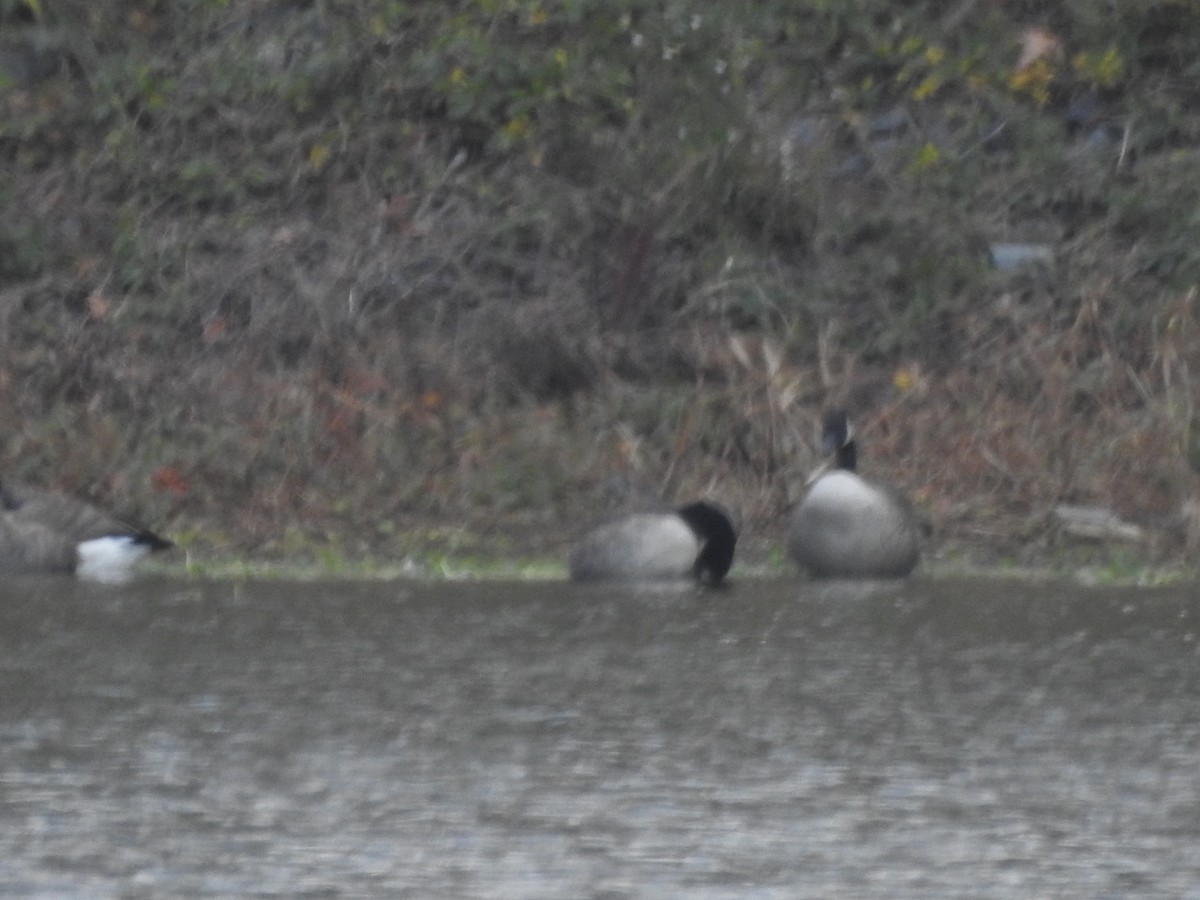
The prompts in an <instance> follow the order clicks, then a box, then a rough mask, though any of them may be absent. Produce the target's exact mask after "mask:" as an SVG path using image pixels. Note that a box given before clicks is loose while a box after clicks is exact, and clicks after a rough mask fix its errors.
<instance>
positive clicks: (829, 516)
mask: <svg viewBox="0 0 1200 900" xmlns="http://www.w3.org/2000/svg"><path fill="white" fill-rule="evenodd" d="M822 445H823V449H824V451H825V452H826V453H834V454H836V468H835V469H834V470H833V471H832V472H827V473H826V474H824V475H821V476H820V477H819V478H817V479H816V480H815V481H814V482H813V483H812V484H811V485H810V486H809V488H808V492H807V493H806V494H805V496H804V499H803V500H801V501H800V505H799V506H797V507H796V511H795V512H794V513H793V514H792V521H791V525H790V527H789V529H788V541H787V542H788V551H789V552H790V553H791V555H792V558H793V559H794V560H796V562H797V563H799V564H800V566H801V567H803V568H804V569H806V570H808V572H809V574H810V575H812V576H813V577H814V578H902V577H904V576H905V575H908V574H909V573H910V572H911V571H912V570H913V567H914V566H916V564H917V559H918V557H919V556H920V547H919V534H920V527H919V524H918V521H917V518H916V516H915V514H914V512H913V509H912V506H911V504H910V503H909V502H908V500H907V499H906V498H904V497H903V496H901V495H900V494H899V493H897V492H896V491H895V490H893V489H891V488H890V487H886V486H884V485H880V484H877V483H875V482H873V481H868V480H867V479H865V478H863V477H861V476H860V475H858V474H857V472H856V471H855V468H856V466H857V462H858V450H857V446H856V444H855V440H854V428H853V426H852V425H851V423H850V417H849V416H848V415H847V413H846V411H845V410H844V409H834V410H831V411H829V412H828V413H826V414H825V419H824V428H823V432H822Z"/></svg>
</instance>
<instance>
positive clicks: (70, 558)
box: [0, 484, 172, 581]
mask: <svg viewBox="0 0 1200 900" xmlns="http://www.w3.org/2000/svg"><path fill="white" fill-rule="evenodd" d="M170 546H172V544H171V542H170V541H167V540H164V539H163V538H160V537H159V536H158V535H156V534H153V533H152V532H149V531H145V530H144V529H140V528H135V527H133V526H131V525H128V524H126V523H125V522H122V521H121V520H120V519H117V518H115V517H113V516H110V515H109V514H108V513H105V512H102V511H101V510H99V509H97V508H96V507H94V506H92V505H90V504H88V503H84V502H83V501H82V500H76V499H74V498H72V497H67V496H64V495H62V494H56V493H54V492H52V491H46V490H41V489H39V488H34V487H29V486H26V485H16V484H4V485H0V574H4V575H28V574H37V573H56V572H57V573H64V574H71V573H74V574H75V575H78V576H79V577H81V578H89V579H93V580H96V581H123V580H124V579H125V578H128V577H129V574H130V570H131V568H132V566H133V564H134V563H136V562H137V561H138V560H139V559H141V558H142V557H144V556H146V555H148V554H149V553H151V552H152V551H155V550H164V549H166V548H167V547H170Z"/></svg>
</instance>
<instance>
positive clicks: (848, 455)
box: [837, 440, 858, 472]
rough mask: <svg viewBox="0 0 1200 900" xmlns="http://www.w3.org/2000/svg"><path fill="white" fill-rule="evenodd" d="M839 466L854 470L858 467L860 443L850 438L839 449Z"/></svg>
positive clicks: (850, 470) (848, 470) (849, 470)
mask: <svg viewBox="0 0 1200 900" xmlns="http://www.w3.org/2000/svg"><path fill="white" fill-rule="evenodd" d="M837 467H838V468H839V469H845V470H846V471H847V472H853V471H854V470H855V469H857V468H858V445H857V444H856V443H855V442H854V441H853V440H849V441H846V443H844V444H842V445H841V446H840V447H838V449H837Z"/></svg>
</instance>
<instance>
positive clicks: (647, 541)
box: [568, 500, 737, 584]
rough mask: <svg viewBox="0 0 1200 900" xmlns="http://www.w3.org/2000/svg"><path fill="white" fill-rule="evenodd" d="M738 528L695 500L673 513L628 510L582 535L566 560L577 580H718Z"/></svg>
mask: <svg viewBox="0 0 1200 900" xmlns="http://www.w3.org/2000/svg"><path fill="white" fill-rule="evenodd" d="M736 546H737V531H736V530H735V529H734V527H733V521H732V520H731V519H730V517H729V514H728V513H726V512H725V510H723V509H721V507H719V506H717V505H716V504H715V503H710V502H708V501H706V500H698V501H696V502H694V503H689V504H687V505H686V506H683V507H681V508H680V509H678V510H676V511H674V512H642V513H631V514H629V515H626V516H623V517H621V518H619V519H614V520H613V521H610V522H606V523H604V524H602V525H600V526H598V527H596V528H595V529H593V530H592V531H589V532H588V533H587V534H585V535H584V536H583V537H582V538H581V539H580V540H579V541H578V543H576V544H575V546H574V547H573V548H572V549H571V555H570V559H569V561H568V565H569V568H570V570H571V578H572V579H573V580H575V581H602V580H624V581H666V580H673V579H683V578H695V579H697V580H699V581H704V582H708V583H711V584H716V583H717V582H719V581H720V580H721V579H722V578H724V577H725V575H726V573H728V572H729V568H730V566H732V565H733V553H734V549H735V547H736Z"/></svg>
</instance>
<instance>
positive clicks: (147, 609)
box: [0, 580, 1200, 900]
mask: <svg viewBox="0 0 1200 900" xmlns="http://www.w3.org/2000/svg"><path fill="white" fill-rule="evenodd" d="M1198 594H1200V592H1197V591H1196V590H1195V589H1192V588H1174V589H1162V590H1155V591H1148V590H1085V589H1080V588H1074V587H1069V588H1068V587H1061V586H1045V585H1029V584H1022V583H998V584H997V583H986V582H970V581H962V582H956V581H944V582H931V581H920V580H914V581H911V582H909V583H905V584H900V585H884V586H879V585H875V586H848V585H823V586H822V585H813V584H808V583H804V582H800V581H796V582H750V581H747V582H742V583H740V584H735V585H733V586H731V587H730V588H729V589H727V590H722V591H702V590H697V589H694V588H684V589H660V590H640V591H639V590H637V589H631V588H613V587H603V586H589V587H586V588H581V587H574V586H570V585H566V584H533V585H529V584H519V585H505V584H438V585H424V584H408V583H390V584H352V585H338V584H273V583H266V584H247V585H234V584H228V583H224V584H214V585H196V584H191V583H183V584H177V583H171V582H163V581H146V582H141V583H138V584H135V585H133V586H130V587H124V588H105V587H97V586H87V585H80V584H76V583H74V582H69V581H61V580H31V581H28V582H25V581H22V582H9V583H6V584H4V585H2V586H0V894H3V895H5V896H18V897H29V898H49V897H54V898H74V897H88V898H93V897H137V898H140V897H412V898H443V897H444V898H459V900H463V898H522V900H525V898H554V900H561V898H607V900H615V898H625V897H653V898H664V897H665V898H674V897H679V898H685V897H686V898H700V900H707V898H739V900H740V898H767V897H769V898H830V897H889V898H936V897H945V898H962V897H983V898H991V897H996V898H1021V900H1028V898H1050V897H1071V898H1077V897H1088V898H1094V897H1112V898H1118V897H1119V898H1126V897H1193V898H1200V849H1198V848H1200V664H1198V663H1200V661H1198V658H1197V656H1198V650H1197V628H1198V623H1200V601H1198V600H1197V599H1196V598H1197V596H1198Z"/></svg>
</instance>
